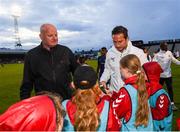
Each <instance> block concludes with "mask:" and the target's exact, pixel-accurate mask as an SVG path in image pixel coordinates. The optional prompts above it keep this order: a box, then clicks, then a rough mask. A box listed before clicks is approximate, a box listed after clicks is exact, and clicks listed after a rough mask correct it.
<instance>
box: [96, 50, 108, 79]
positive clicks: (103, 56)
mask: <svg viewBox="0 0 180 132" xmlns="http://www.w3.org/2000/svg"><path fill="white" fill-rule="evenodd" d="M106 53H107V49H106V47H102V48H101V50H100V56H99V57H98V65H97V73H98V79H99V80H100V78H101V75H102V73H103V72H104V65H105V61H106Z"/></svg>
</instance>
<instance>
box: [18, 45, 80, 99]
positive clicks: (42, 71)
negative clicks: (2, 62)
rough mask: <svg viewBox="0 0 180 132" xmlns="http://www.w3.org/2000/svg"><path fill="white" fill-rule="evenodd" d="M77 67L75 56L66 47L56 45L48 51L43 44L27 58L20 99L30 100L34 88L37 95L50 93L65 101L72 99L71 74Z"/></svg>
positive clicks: (28, 54) (31, 51)
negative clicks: (59, 96)
mask: <svg viewBox="0 0 180 132" xmlns="http://www.w3.org/2000/svg"><path fill="white" fill-rule="evenodd" d="M77 66H78V64H77V62H76V59H75V57H74V54H73V53H72V51H71V50H70V49H69V48H67V47H65V46H62V45H56V46H55V47H53V48H51V49H50V51H48V50H46V49H45V48H43V46H42V44H41V45H39V46H37V47H35V48H34V49H31V50H30V51H29V52H28V53H27V55H26V58H25V63H24V75H23V81H22V85H21V88H20V99H21V100H22V99H25V98H29V97H30V96H31V92H32V89H33V88H34V89H35V93H38V92H41V91H50V92H56V93H58V94H60V95H61V96H62V97H63V99H69V98H71V95H72V89H71V88H70V87H69V85H70V82H71V80H72V79H71V73H72V74H73V73H74V71H75V69H76V67H77Z"/></svg>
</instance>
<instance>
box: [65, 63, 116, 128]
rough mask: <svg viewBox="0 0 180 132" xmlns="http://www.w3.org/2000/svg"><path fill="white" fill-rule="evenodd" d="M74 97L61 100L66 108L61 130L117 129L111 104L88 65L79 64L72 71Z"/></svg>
mask: <svg viewBox="0 0 180 132" xmlns="http://www.w3.org/2000/svg"><path fill="white" fill-rule="evenodd" d="M74 85H75V88H76V91H75V94H74V97H72V99H70V100H65V101H63V103H62V105H63V106H64V108H65V109H66V113H67V114H66V116H65V119H64V126H63V131H74V130H76V131H119V125H118V123H117V121H116V119H115V116H114V115H113V111H112V105H110V101H108V100H107V98H106V97H101V95H102V92H101V90H100V88H99V86H98V84H97V74H96V72H95V71H94V69H93V68H92V67H90V66H80V67H78V68H77V69H76V71H75V73H74Z"/></svg>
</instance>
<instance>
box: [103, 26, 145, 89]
mask: <svg viewBox="0 0 180 132" xmlns="http://www.w3.org/2000/svg"><path fill="white" fill-rule="evenodd" d="M112 40H113V43H114V45H113V46H112V48H110V49H109V50H108V52H107V54H106V61H105V69H104V72H103V74H102V76H101V78H100V84H101V85H103V86H104V88H106V89H107V86H106V83H107V82H108V80H110V85H109V87H108V88H109V90H110V91H111V92H118V91H119V89H120V88H121V87H122V86H123V85H124V82H123V80H122V78H121V74H120V64H119V62H120V60H121V58H122V57H124V56H126V55H128V54H135V55H137V56H138V57H139V59H140V61H141V65H143V64H144V63H145V62H147V58H146V56H145V54H144V52H143V50H141V49H139V48H137V47H135V46H133V45H132V43H131V41H130V40H129V38H128V30H127V29H126V28H125V27H123V26H116V27H115V28H114V29H113V30H112Z"/></svg>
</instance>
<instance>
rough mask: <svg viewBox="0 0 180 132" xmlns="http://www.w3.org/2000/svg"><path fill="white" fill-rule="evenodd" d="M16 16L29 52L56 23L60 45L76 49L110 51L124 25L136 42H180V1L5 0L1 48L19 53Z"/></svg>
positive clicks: (0, 1) (1, 0) (0, 6)
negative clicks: (43, 29) (114, 32)
mask: <svg viewBox="0 0 180 132" xmlns="http://www.w3.org/2000/svg"><path fill="white" fill-rule="evenodd" d="M15 7H16V12H15V11H14V8H15ZM17 9H18V10H17ZM14 13H16V15H18V16H19V17H18V27H19V36H20V39H21V43H22V48H23V49H31V48H33V47H35V46H37V45H39V43H40V42H41V40H40V38H39V28H40V26H41V25H42V24H43V23H51V24H54V25H55V26H56V27H57V30H58V38H59V44H62V45H65V46H68V47H69V48H71V49H72V50H80V49H85V50H88V49H99V48H101V47H103V46H105V47H107V48H109V47H110V46H111V45H112V39H111V31H112V29H113V28H114V27H115V26H119V25H122V26H125V27H126V28H127V29H128V33H129V38H130V40H143V41H144V42H145V43H146V42H148V41H153V40H164V39H179V38H180V26H179V25H180V0H0V48H3V47H4V48H15V39H14V18H13V17H12V15H13V14H14Z"/></svg>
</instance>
